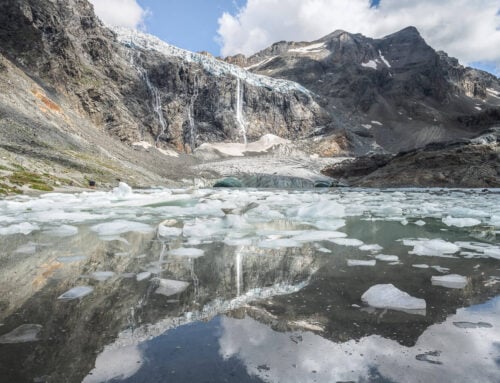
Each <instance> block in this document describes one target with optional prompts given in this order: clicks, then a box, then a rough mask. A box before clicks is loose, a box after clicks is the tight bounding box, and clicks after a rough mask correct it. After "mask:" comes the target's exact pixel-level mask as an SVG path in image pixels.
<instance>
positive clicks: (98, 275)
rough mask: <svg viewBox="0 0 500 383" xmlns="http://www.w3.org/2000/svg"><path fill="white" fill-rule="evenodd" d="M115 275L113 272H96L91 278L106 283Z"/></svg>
mask: <svg viewBox="0 0 500 383" xmlns="http://www.w3.org/2000/svg"><path fill="white" fill-rule="evenodd" d="M114 275H115V273H114V272H112V271H95V272H93V273H92V274H90V276H91V277H92V279H95V280H96V281H100V282H104V281H105V280H107V279H109V278H111V277H113V276H114Z"/></svg>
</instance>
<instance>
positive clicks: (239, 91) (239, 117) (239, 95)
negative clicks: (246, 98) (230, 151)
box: [236, 77, 247, 145]
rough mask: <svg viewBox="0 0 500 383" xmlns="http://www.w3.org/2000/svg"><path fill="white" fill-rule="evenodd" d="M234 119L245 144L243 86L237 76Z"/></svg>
mask: <svg viewBox="0 0 500 383" xmlns="http://www.w3.org/2000/svg"><path fill="white" fill-rule="evenodd" d="M236 79H237V82H236V121H237V122H238V125H239V127H240V130H241V133H242V135H243V143H244V144H245V145H246V144H247V129H246V127H245V120H244V118H243V103H242V99H243V88H242V87H241V80H240V78H239V77H237V78H236Z"/></svg>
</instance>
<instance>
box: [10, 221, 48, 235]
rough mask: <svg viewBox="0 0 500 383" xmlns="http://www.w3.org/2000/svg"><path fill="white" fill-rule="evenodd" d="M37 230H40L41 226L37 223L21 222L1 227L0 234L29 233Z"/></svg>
mask: <svg viewBox="0 0 500 383" xmlns="http://www.w3.org/2000/svg"><path fill="white" fill-rule="evenodd" d="M36 230H40V227H39V226H38V225H37V224H36V223H30V222H21V223H17V224H14V225H10V226H7V227H0V235H14V234H24V235H28V234H30V233H31V232H33V231H36Z"/></svg>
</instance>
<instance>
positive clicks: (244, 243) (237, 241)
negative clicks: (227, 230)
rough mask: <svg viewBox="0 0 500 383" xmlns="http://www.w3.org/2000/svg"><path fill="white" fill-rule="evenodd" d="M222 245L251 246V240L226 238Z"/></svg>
mask: <svg viewBox="0 0 500 383" xmlns="http://www.w3.org/2000/svg"><path fill="white" fill-rule="evenodd" d="M224 244H226V245H228V246H250V245H251V244H252V239H251V238H226V239H224Z"/></svg>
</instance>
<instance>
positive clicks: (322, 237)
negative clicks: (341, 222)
mask: <svg viewBox="0 0 500 383" xmlns="http://www.w3.org/2000/svg"><path fill="white" fill-rule="evenodd" d="M345 237H347V234H346V233H341V232H340V231H304V232H303V233H301V234H299V235H297V236H294V237H293V238H292V239H294V240H295V241H299V242H314V241H328V240H329V239H334V238H345Z"/></svg>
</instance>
